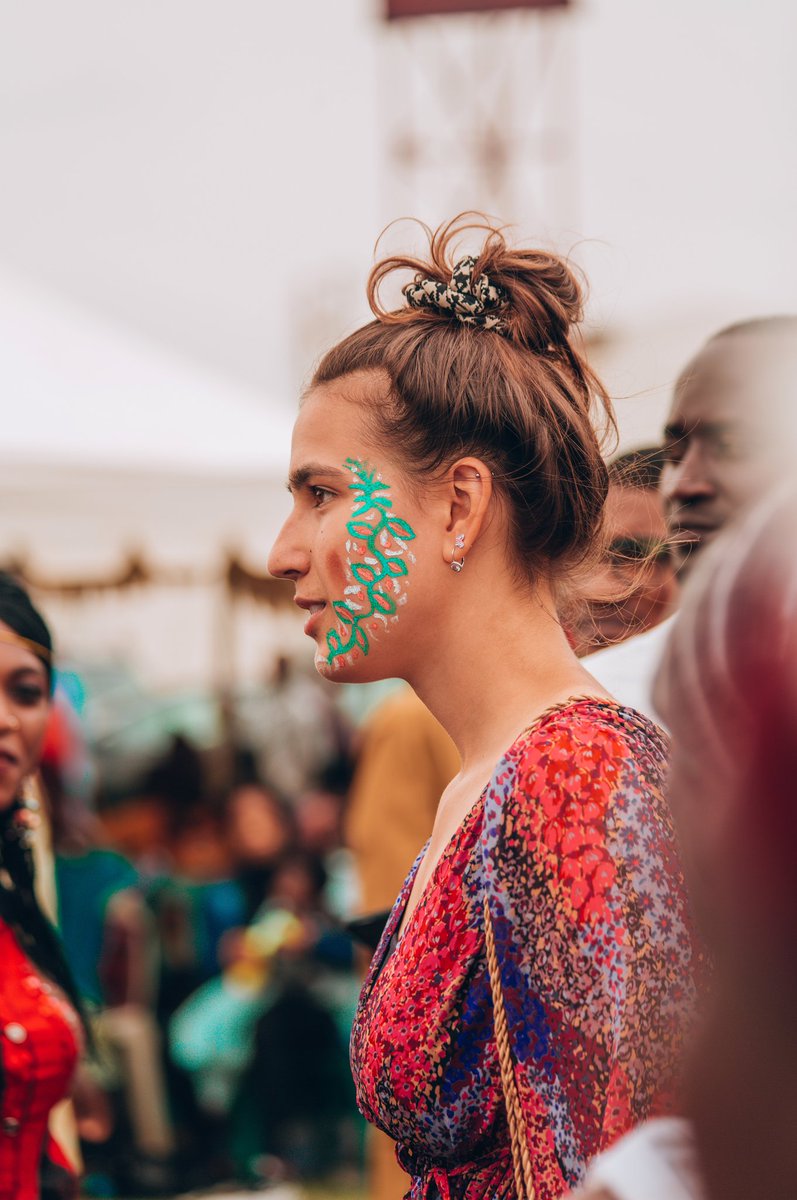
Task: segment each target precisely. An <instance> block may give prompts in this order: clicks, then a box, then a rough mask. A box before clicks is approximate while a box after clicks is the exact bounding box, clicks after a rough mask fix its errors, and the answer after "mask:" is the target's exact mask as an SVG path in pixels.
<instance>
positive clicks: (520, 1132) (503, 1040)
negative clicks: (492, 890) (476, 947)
mask: <svg viewBox="0 0 797 1200" xmlns="http://www.w3.org/2000/svg"><path fill="white" fill-rule="evenodd" d="M484 940H485V944H486V949H487V967H488V970H489V972H490V992H491V993H492V998H493V1022H494V1024H495V1041H496V1045H497V1047H498V1061H499V1063H500V1065H501V1087H502V1090H503V1093H504V1104H505V1105H506V1116H507V1122H508V1124H509V1138H510V1141H511V1143H512V1165H513V1167H514V1170H515V1190H516V1192H517V1196H518V1200H534V1198H535V1190H534V1176H533V1174H532V1170H531V1157H530V1155H529V1139H528V1134H527V1131H526V1119H525V1117H524V1116H523V1109H522V1108H521V1105H520V1097H519V1096H518V1091H517V1084H516V1082H515V1073H514V1070H513V1067H512V1048H511V1046H510V1044H509V1025H508V1023H507V1019H506V1007H505V1005H504V993H503V991H502V989H501V971H500V968H499V966H498V955H497V954H496V950H495V930H494V929H493V918H492V915H491V913H490V902H489V900H488V898H487V896H485V897H484Z"/></svg>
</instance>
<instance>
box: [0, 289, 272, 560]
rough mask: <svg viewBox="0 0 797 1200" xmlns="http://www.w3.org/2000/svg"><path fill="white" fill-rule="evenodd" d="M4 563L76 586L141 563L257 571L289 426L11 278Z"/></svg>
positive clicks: (5, 369) (5, 338)
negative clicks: (11, 560)
mask: <svg viewBox="0 0 797 1200" xmlns="http://www.w3.org/2000/svg"><path fill="white" fill-rule="evenodd" d="M0 395H2V403H3V410H4V420H3V433H2V447H3V454H2V459H3V471H2V477H0V506H1V511H2V518H1V519H0V555H2V556H4V557H9V556H12V555H15V556H20V557H22V558H24V559H25V560H26V561H27V562H28V563H29V564H30V566H31V569H32V570H34V571H39V572H42V573H44V574H53V573H56V574H58V575H64V574H66V575H69V576H74V577H76V578H77V577H80V576H81V575H82V574H86V573H89V574H91V573H101V572H107V571H108V570H110V569H113V568H114V567H118V566H119V565H120V564H121V563H122V562H123V561H124V559H125V558H126V557H127V556H128V555H129V554H130V553H132V552H137V553H140V554H142V555H143V556H145V557H146V558H147V560H148V561H151V562H159V563H163V564H164V565H168V566H171V567H191V568H202V567H210V566H211V565H214V564H216V563H217V562H220V561H221V558H222V555H223V553H225V552H227V551H233V552H240V553H242V554H244V555H245V557H246V558H247V559H248V560H249V561H250V562H251V564H252V566H253V567H262V566H263V564H264V563H265V559H266V555H267V550H268V546H269V544H270V541H271V538H272V537H273V534H274V532H275V531H276V529H277V527H278V525H279V523H280V521H281V520H282V517H283V516H284V513H285V511H286V509H287V499H288V498H287V495H286V493H285V490H284V487H283V481H284V478H285V475H286V472H287V463H288V455H289V446H290V428H291V424H292V420H293V418H292V414H291V412H290V409H289V406H288V404H286V403H284V402H282V401H275V400H274V399H269V398H268V397H263V396H260V395H258V394H257V393H256V392H253V391H250V390H248V389H247V388H246V387H244V386H242V385H240V384H238V383H231V382H230V381H228V380H226V379H223V378H219V377H218V376H216V375H214V374H213V373H212V372H207V371H204V370H202V369H200V368H199V367H197V366H196V365H195V364H193V363H191V362H186V361H184V360H182V359H180V358H179V357H177V356H175V355H173V354H171V353H169V352H168V351H166V350H163V349H161V348H159V347H157V346H153V345H152V344H150V343H148V342H146V341H143V340H141V339H139V338H137V337H136V336H135V335H134V334H132V333H130V332H128V331H127V330H124V329H121V328H118V327H116V326H114V325H112V324H111V323H109V322H107V321H104V320H101V319H98V318H95V317H93V316H90V315H88V314H86V313H85V312H83V311H81V310H80V309H77V308H73V307H71V306H70V305H68V304H67V303H66V302H64V301H63V300H60V299H57V298H54V297H51V296H47V295H44V294H42V293H41V292H38V291H36V290H35V289H33V288H32V287H31V286H30V285H28V284H27V283H25V282H21V281H20V280H18V279H12V278H10V277H8V276H7V275H5V274H2V275H0Z"/></svg>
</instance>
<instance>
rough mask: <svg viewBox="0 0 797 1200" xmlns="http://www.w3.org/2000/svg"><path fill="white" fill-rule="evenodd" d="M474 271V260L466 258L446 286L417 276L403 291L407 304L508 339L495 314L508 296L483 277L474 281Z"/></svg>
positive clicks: (507, 331) (456, 268)
mask: <svg viewBox="0 0 797 1200" xmlns="http://www.w3.org/2000/svg"><path fill="white" fill-rule="evenodd" d="M475 267H476V259H475V258H474V257H473V255H472V254H468V255H467V256H466V257H465V258H461V259H460V260H459V262H458V263H457V264H456V266H455V267H454V270H453V271H452V272H451V280H450V282H449V283H447V284H446V283H440V281H439V280H437V279H425V278H424V277H423V275H416V276H415V280H414V282H413V283H408V284H407V285H406V287H404V288H402V291H403V293H404V295H405V296H406V298H407V303H408V304H409V305H410V307H411V308H434V309H437V310H438V311H439V312H444V313H450V314H451V315H452V316H453V317H456V319H457V320H458V321H460V322H461V323H462V324H463V325H480V326H481V327H482V328H483V329H492V330H494V331H495V332H496V333H500V334H503V335H504V336H507V334H508V333H509V326H508V324H507V322H506V321H505V320H504V319H503V317H500V316H498V315H497V313H496V311H495V310H496V309H500V308H503V307H504V305H505V304H506V302H507V299H508V297H507V294H506V292H505V291H504V289H503V288H501V287H496V285H495V284H493V283H490V280H489V278H488V277H487V276H486V275H484V274H482V275H479V276H478V277H477V278H476V279H474V278H473V272H474V270H475Z"/></svg>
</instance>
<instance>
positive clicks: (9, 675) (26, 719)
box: [0, 622, 50, 810]
mask: <svg viewBox="0 0 797 1200" xmlns="http://www.w3.org/2000/svg"><path fill="white" fill-rule="evenodd" d="M3 634H4V635H5V636H6V637H7V638H9V639H13V638H14V637H15V634H14V631H13V630H11V629H9V627H8V626H7V625H4V624H3V623H2V622H0V635H3ZM49 714H50V687H49V682H48V679H47V672H46V670H45V668H44V665H43V664H42V662H41V661H40V660H39V659H38V658H37V657H36V655H35V654H33V653H31V651H30V650H28V649H26V648H25V647H24V646H23V645H18V644H15V643H14V642H13V641H12V640H9V641H5V640H4V639H3V637H2V636H0V810H5V809H8V808H10V806H11V805H12V804H13V802H14V800H16V799H17V797H18V796H19V794H20V790H21V788H22V782H23V780H24V779H25V778H26V776H28V775H30V774H32V772H33V771H35V770H36V767H37V766H38V763H39V758H40V756H41V750H42V744H43V742H44V733H45V729H46V728H47V718H48V716H49Z"/></svg>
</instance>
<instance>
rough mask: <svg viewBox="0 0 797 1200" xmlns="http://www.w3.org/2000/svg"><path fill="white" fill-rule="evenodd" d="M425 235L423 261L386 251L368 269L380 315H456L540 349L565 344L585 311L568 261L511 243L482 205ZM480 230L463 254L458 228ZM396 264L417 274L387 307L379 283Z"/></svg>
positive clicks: (547, 350) (464, 321) (396, 318)
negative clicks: (478, 240)
mask: <svg viewBox="0 0 797 1200" xmlns="http://www.w3.org/2000/svg"><path fill="white" fill-rule="evenodd" d="M426 232H427V234H428V236H429V257H428V260H427V261H423V260H421V259H418V258H412V257H407V256H393V257H390V258H387V259H384V260H383V261H382V262H380V263H379V264H378V265H377V266H376V267H375V268H374V270H373V272H372V274H371V279H370V281H369V290H368V295H369V300H370V304H371V308H372V310H373V312H374V314H375V315H376V316H377V317H378V318H379V319H380V320H382V321H390V322H392V321H407V320H417V319H418V318H419V315H421V314H423V317H424V318H426V319H429V318H431V319H438V320H446V321H456V322H457V323H458V324H462V325H466V326H471V327H480V328H483V329H485V330H490V331H493V332H496V333H500V334H502V335H503V336H504V337H507V338H509V339H511V340H512V341H515V342H518V343H520V344H521V345H522V346H525V347H527V348H528V349H530V350H533V351H535V352H536V353H538V354H546V353H550V352H551V351H553V352H555V353H562V352H564V353H565V355H566V357H567V358H568V359H569V358H570V354H571V347H570V343H569V336H570V331H571V328H572V326H573V325H575V324H577V323H578V322H579V321H580V320H581V317H582V311H583V300H582V290H581V286H580V284H579V282H578V279H577V277H576V275H575V273H574V271H573V269H572V268H571V267H570V266H569V264H568V263H567V262H566V261H565V260H564V259H563V258H560V257H559V256H558V255H556V254H553V253H551V252H548V251H545V250H528V249H514V248H512V247H511V246H510V245H509V244H508V243H507V240H506V237H505V236H504V233H503V231H502V229H501V227H499V226H497V225H495V224H493V223H492V222H491V221H490V220H489V218H487V217H485V216H484V215H482V214H480V213H475V214H474V213H462V214H460V215H459V216H458V217H455V218H454V219H453V220H452V221H449V222H448V223H447V224H445V225H443V226H441V227H440V228H439V229H438V230H437V232H436V233H434V234H432V233H431V232H430V231H429V230H427V231H426ZM473 233H481V234H482V245H481V248H480V249H479V251H478V253H473V254H467V255H465V256H463V255H462V254H461V250H460V245H459V243H460V242H461V240H462V238H463V236H466V235H472V234H473ZM396 270H410V271H412V272H413V275H414V278H413V281H412V282H411V283H408V284H406V285H405V287H404V288H403V289H402V291H403V294H404V296H405V298H406V301H407V306H406V307H405V308H402V309H399V310H387V309H385V308H384V307H383V306H382V304H381V303H380V301H379V297H378V292H379V287H380V285H381V283H382V281H383V279H385V278H386V276H388V275H390V274H392V273H393V272H394V271H396Z"/></svg>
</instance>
